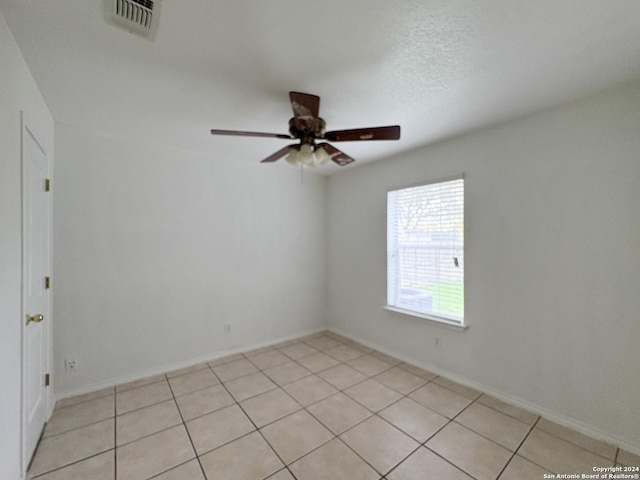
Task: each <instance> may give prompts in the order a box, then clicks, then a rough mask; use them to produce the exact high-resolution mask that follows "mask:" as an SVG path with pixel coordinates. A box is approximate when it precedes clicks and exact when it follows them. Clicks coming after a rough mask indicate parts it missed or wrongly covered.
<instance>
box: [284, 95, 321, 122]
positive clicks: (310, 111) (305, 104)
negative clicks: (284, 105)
mask: <svg viewBox="0 0 640 480" xmlns="http://www.w3.org/2000/svg"><path fill="white" fill-rule="evenodd" d="M289 99H290V100H291V108H292V109H293V115H294V116H295V117H296V118H298V117H308V116H311V117H314V118H317V117H318V113H319V112H320V97H318V96H317V95H311V94H309V93H301V92H289Z"/></svg>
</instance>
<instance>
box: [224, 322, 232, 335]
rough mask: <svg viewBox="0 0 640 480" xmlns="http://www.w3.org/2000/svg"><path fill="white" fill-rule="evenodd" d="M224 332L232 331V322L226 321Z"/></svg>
mask: <svg viewBox="0 0 640 480" xmlns="http://www.w3.org/2000/svg"><path fill="white" fill-rule="evenodd" d="M224 333H231V324H230V323H225V324H224Z"/></svg>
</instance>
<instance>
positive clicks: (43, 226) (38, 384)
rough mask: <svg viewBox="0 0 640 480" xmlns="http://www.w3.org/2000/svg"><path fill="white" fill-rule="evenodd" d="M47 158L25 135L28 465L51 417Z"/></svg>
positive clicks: (24, 369) (25, 430)
mask: <svg viewBox="0 0 640 480" xmlns="http://www.w3.org/2000/svg"><path fill="white" fill-rule="evenodd" d="M47 164H48V162H47V155H46V153H45V151H44V150H43V149H42V147H41V146H40V144H39V143H38V141H37V139H36V138H35V136H34V135H33V133H32V132H31V131H30V130H29V127H28V126H27V125H25V124H23V129H22V222H23V224H22V229H23V230H22V256H23V258H22V260H23V264H22V268H23V286H22V289H23V290H22V291H23V313H24V318H23V335H22V339H23V346H22V347H23V362H22V372H23V434H22V436H23V459H24V461H25V467H26V465H28V464H29V461H30V460H31V457H32V456H33V452H34V450H35V448H36V445H37V444H38V439H39V438H40V434H41V432H42V428H43V426H44V424H45V421H46V416H47V398H46V392H45V374H46V372H47V365H48V332H49V329H48V328H47V323H48V322H50V319H49V318H48V316H49V311H48V303H49V302H48V295H47V290H46V288H45V277H46V276H47V275H48V273H47V272H48V265H49V225H48V219H49V200H48V194H47V192H46V191H45V182H46V177H47Z"/></svg>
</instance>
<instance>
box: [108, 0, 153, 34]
mask: <svg viewBox="0 0 640 480" xmlns="http://www.w3.org/2000/svg"><path fill="white" fill-rule="evenodd" d="M106 1H107V3H108V4H109V5H110V17H111V20H112V21H113V22H114V23H116V24H118V25H121V26H123V27H125V28H126V29H127V30H129V31H132V32H137V33H141V34H142V35H144V36H146V37H148V38H153V36H154V35H155V30H156V28H157V24H158V16H159V13H160V12H159V10H160V0H155V1H154V0H106Z"/></svg>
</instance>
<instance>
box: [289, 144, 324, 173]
mask: <svg viewBox="0 0 640 480" xmlns="http://www.w3.org/2000/svg"><path fill="white" fill-rule="evenodd" d="M329 160H331V156H330V155H329V154H328V153H327V152H326V151H325V150H324V149H323V148H318V147H316V146H315V145H311V144H308V143H304V144H302V145H300V147H299V149H296V148H291V149H290V150H289V154H288V155H287V157H286V161H287V162H288V163H290V164H291V165H295V166H298V165H301V166H303V167H304V168H314V167H319V166H321V165H324V164H325V163H327V162H328V161H329Z"/></svg>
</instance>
